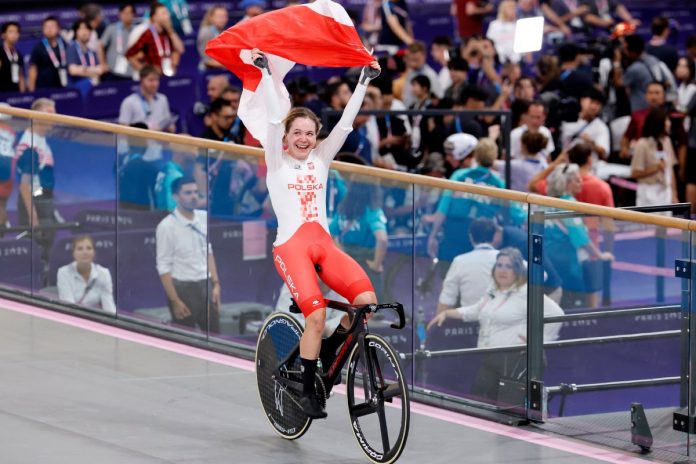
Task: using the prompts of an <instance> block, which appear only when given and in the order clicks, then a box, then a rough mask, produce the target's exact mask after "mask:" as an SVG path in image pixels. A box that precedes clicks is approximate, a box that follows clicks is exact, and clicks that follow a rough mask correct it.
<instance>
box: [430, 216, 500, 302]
mask: <svg viewBox="0 0 696 464" xmlns="http://www.w3.org/2000/svg"><path fill="white" fill-rule="evenodd" d="M499 230H500V229H499V227H498V226H497V225H496V223H495V221H493V220H492V219H489V218H479V219H475V220H474V221H473V222H472V223H471V226H470V227H469V239H470V240H471V243H472V244H473V245H474V249H473V250H472V251H469V252H467V253H463V254H461V255H459V256H457V257H456V258H454V260H453V261H452V265H451V266H450V268H449V270H448V271H447V276H446V277H445V280H444V282H443V283H442V292H440V299H439V301H438V304H437V312H438V314H439V313H441V312H442V311H444V310H446V309H452V308H458V307H460V306H469V305H472V304H474V303H476V302H477V301H478V300H479V299H480V298H481V297H482V296H483V294H484V293H485V292H486V289H487V288H488V286H489V285H490V284H491V278H492V277H491V271H492V270H493V266H494V265H495V260H496V257H497V256H498V250H496V249H495V248H493V245H492V243H493V240H494V237H495V235H496V233H499Z"/></svg>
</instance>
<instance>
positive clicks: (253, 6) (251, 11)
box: [239, 0, 267, 23]
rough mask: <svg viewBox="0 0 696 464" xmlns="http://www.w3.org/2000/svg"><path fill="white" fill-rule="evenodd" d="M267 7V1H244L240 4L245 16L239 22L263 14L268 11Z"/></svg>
mask: <svg viewBox="0 0 696 464" xmlns="http://www.w3.org/2000/svg"><path fill="white" fill-rule="evenodd" d="M266 6H267V5H266V0H242V1H241V2H240V3H239V8H241V9H242V10H244V16H242V19H240V20H239V22H240V23H241V22H242V21H246V20H247V19H250V18H253V17H255V16H258V15H260V14H263V13H264V12H265V11H266Z"/></svg>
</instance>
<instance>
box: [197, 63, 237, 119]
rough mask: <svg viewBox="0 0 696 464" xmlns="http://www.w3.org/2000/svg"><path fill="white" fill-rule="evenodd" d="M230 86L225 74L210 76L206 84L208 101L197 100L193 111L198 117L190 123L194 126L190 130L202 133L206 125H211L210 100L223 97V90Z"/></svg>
mask: <svg viewBox="0 0 696 464" xmlns="http://www.w3.org/2000/svg"><path fill="white" fill-rule="evenodd" d="M229 86H230V81H229V78H228V77H227V76H226V75H224V74H218V75H215V76H210V77H209V78H208V85H207V86H206V95H207V96H208V99H207V101H197V102H196V103H194V104H193V108H192V110H191V111H192V112H193V114H194V116H196V119H195V120H194V121H192V122H191V123H190V124H191V125H192V126H193V127H192V128H189V131H191V132H193V133H200V132H202V131H203V130H204V128H205V127H210V118H209V116H208V112H209V111H210V102H212V101H213V100H215V99H217V98H222V92H223V91H224V90H225V89H226V88H228V87H229ZM237 106H239V99H237ZM235 112H236V110H235Z"/></svg>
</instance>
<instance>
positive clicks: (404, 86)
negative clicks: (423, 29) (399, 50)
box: [394, 40, 444, 107]
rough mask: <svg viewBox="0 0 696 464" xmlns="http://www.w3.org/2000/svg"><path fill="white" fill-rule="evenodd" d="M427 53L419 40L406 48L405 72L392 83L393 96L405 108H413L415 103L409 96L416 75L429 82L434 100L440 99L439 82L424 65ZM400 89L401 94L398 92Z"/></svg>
mask: <svg viewBox="0 0 696 464" xmlns="http://www.w3.org/2000/svg"><path fill="white" fill-rule="evenodd" d="M426 58H427V52H426V48H425V44H424V43H423V42H421V41H419V40H417V41H415V42H413V43H412V44H411V45H409V46H408V51H407V52H406V59H405V63H406V70H405V71H404V73H403V75H402V77H400V78H399V79H397V81H395V82H394V94H395V95H399V96H400V97H401V101H403V102H404V105H406V106H407V107H410V106H413V104H414V103H416V99H415V97H414V96H413V95H412V94H411V85H410V84H411V81H412V80H413V78H414V77H416V76H418V75H423V76H425V77H427V78H428V79H429V80H430V91H431V92H432V93H433V95H435V97H436V98H442V96H443V95H444V89H441V88H440V81H439V80H438V76H437V73H436V72H435V70H434V69H433V68H431V67H430V65H429V64H427V63H426ZM399 88H401V92H399Z"/></svg>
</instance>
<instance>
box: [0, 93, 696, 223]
mask: <svg viewBox="0 0 696 464" xmlns="http://www.w3.org/2000/svg"><path fill="white" fill-rule="evenodd" d="M0 114H5V115H8V116H12V117H14V118H24V119H31V120H34V121H42V122H45V123H49V124H55V125H62V126H71V127H77V128H82V129H88V130H93V131H102V132H108V133H112V134H116V135H123V136H130V137H139V138H143V139H150V140H157V141H160V142H165V143H170V144H180V145H186V146H191V147H196V148H199V149H207V150H216V151H217V152H222V153H226V154H229V156H230V159H234V157H235V155H236V156H239V155H245V156H255V157H258V158H263V155H264V152H263V150H261V149H258V148H253V147H247V146H244V145H235V144H230V143H223V142H215V141H211V140H206V139H201V138H197V137H191V136H188V135H178V134H169V133H166V132H156V131H150V130H145V129H136V128H132V127H127V126H123V125H119V124H112V123H108V122H102V121H92V120H89V119H84V118H77V117H73V116H64V115H60V114H51V113H42V112H38V111H31V110H25V109H20V108H12V107H1V106H0ZM259 161H260V162H261V161H262V160H261V159H260V160H259ZM332 167H334V168H336V169H337V170H339V171H341V172H346V173H354V174H358V175H363V176H368V177H374V178H380V179H388V180H392V181H397V182H403V183H405V184H416V185H422V186H427V187H435V188H439V189H447V190H454V191H459V192H467V193H471V194H476V195H483V196H487V197H491V198H497V199H500V200H509V201H516V202H520V203H527V204H530V205H537V206H543V207H549V208H557V209H564V210H569V211H575V212H578V213H584V214H588V215H593V216H602V217H608V218H613V219H616V220H620V221H628V222H637V223H641V224H650V225H655V226H661V227H669V228H674V229H681V230H687V231H696V221H689V220H686V219H679V218H673V217H668V216H661V215H653V214H646V213H639V212H635V211H627V210H623V209H618V208H607V207H605V206H598V205H592V204H589V203H580V202H573V201H567V200H561V199H558V198H552V197H547V196H543V195H536V194H533V193H523V192H517V191H512V190H505V189H498V188H493V187H485V186H481V185H472V184H466V183H463V182H454V181H450V180H445V179H436V178H432V177H427V176H421V175H418V174H408V173H403V172H398V171H390V170H386V169H379V168H374V167H370V166H359V165H355V164H348V163H342V162H336V161H335V162H334V163H333V164H332Z"/></svg>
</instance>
